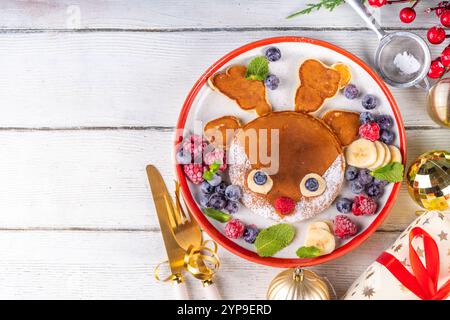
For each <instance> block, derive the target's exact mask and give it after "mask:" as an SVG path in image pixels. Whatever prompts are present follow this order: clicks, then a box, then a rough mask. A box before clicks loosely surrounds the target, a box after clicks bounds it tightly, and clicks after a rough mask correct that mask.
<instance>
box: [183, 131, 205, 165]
mask: <svg viewBox="0 0 450 320" xmlns="http://www.w3.org/2000/svg"><path fill="white" fill-rule="evenodd" d="M207 145H208V142H207V141H206V139H205V138H204V137H202V136H199V135H196V134H192V135H190V136H189V137H188V138H186V139H185V140H184V141H183V149H184V150H185V151H187V152H190V153H191V154H192V156H193V158H194V159H195V160H196V161H198V160H199V159H200V160H201V157H202V156H203V151H204V150H205V149H206V146H207Z"/></svg>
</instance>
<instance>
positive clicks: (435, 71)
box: [428, 58, 445, 79]
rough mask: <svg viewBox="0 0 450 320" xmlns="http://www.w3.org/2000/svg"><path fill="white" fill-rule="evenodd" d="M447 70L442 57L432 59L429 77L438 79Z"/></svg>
mask: <svg viewBox="0 0 450 320" xmlns="http://www.w3.org/2000/svg"><path fill="white" fill-rule="evenodd" d="M444 72H445V67H444V65H443V64H442V62H441V58H436V59H434V60H433V61H431V65H430V70H428V77H429V78H431V79H437V78H440V77H442V75H443V74H444Z"/></svg>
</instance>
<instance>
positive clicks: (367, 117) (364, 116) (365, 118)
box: [359, 111, 375, 124]
mask: <svg viewBox="0 0 450 320" xmlns="http://www.w3.org/2000/svg"><path fill="white" fill-rule="evenodd" d="M374 121H375V117H374V116H373V114H371V113H370V112H367V111H364V112H361V114H360V115H359V123H361V124H366V123H371V122H374Z"/></svg>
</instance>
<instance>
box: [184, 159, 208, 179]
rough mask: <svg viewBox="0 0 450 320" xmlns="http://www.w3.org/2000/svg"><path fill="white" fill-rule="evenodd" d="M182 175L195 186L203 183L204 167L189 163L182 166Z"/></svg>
mask: <svg viewBox="0 0 450 320" xmlns="http://www.w3.org/2000/svg"><path fill="white" fill-rule="evenodd" d="M183 170H184V174H185V175H186V176H187V177H188V178H189V180H191V181H192V182H193V183H195V184H199V183H202V182H203V171H204V167H203V165H202V164H198V163H190V164H185V165H184V166H183Z"/></svg>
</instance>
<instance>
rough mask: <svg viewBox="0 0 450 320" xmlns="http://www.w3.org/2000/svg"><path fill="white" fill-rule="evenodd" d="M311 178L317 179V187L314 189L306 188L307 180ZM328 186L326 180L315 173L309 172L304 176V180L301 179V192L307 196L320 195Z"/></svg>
mask: <svg viewBox="0 0 450 320" xmlns="http://www.w3.org/2000/svg"><path fill="white" fill-rule="evenodd" d="M311 178H312V179H315V180H316V181H317V188H316V190H314V191H311V190H308V188H306V181H308V179H311ZM326 187H327V183H326V182H325V180H324V179H323V178H322V177H321V176H319V175H318V174H315V173H308V174H307V175H305V176H304V177H303V179H302V181H300V192H301V193H302V195H303V196H305V197H317V196H320V195H321V194H322V193H323V192H324V191H325V189H326Z"/></svg>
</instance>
